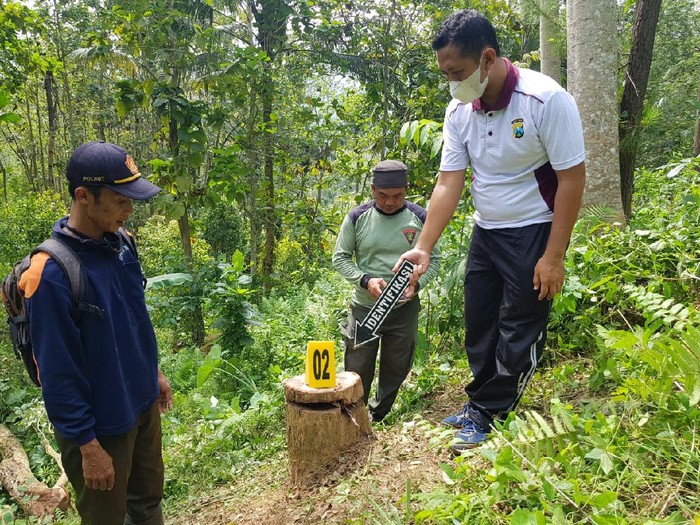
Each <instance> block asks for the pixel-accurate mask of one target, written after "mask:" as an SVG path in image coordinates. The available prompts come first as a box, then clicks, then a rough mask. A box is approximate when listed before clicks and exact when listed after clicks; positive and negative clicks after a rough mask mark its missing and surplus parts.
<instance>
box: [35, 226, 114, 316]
mask: <svg viewBox="0 0 700 525" xmlns="http://www.w3.org/2000/svg"><path fill="white" fill-rule="evenodd" d="M37 252H44V253H48V254H49V255H50V256H51V259H53V260H54V262H55V263H56V264H58V265H59V266H60V267H61V270H63V273H64V274H65V276H66V277H67V278H68V283H69V284H70V290H71V302H72V304H73V311H74V312H77V313H84V312H88V313H94V314H97V315H99V316H100V317H102V316H103V315H104V312H103V311H102V309H101V308H99V307H97V306H95V305H92V304H89V303H86V302H85V290H86V289H87V285H88V280H87V275H86V273H85V269H84V268H83V263H81V262H80V259H79V258H78V256H77V255H76V253H75V251H73V249H72V248H71V247H70V246H68V245H67V244H66V243H65V242H62V241H61V240H59V239H57V238H55V237H51V238H49V239H46V240H45V241H44V242H42V243H41V244H40V245H39V246H37V247H36V248H35V249H34V250H32V255H34V254H35V253H37Z"/></svg>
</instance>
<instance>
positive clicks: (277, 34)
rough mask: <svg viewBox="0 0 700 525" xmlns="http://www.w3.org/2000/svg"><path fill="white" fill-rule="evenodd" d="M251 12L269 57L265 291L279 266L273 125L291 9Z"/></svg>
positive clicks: (276, 5)
mask: <svg viewBox="0 0 700 525" xmlns="http://www.w3.org/2000/svg"><path fill="white" fill-rule="evenodd" d="M249 5H250V10H251V12H252V14H253V16H254V17H255V22H256V25H257V28H258V42H259V43H260V47H261V48H262V49H263V50H264V51H265V53H266V54H267V56H268V57H269V59H270V60H269V61H268V62H266V63H265V64H264V72H263V75H262V81H263V85H262V91H261V93H260V95H261V97H262V112H263V114H262V119H263V126H264V130H265V131H264V133H263V137H262V156H263V174H264V175H263V180H264V184H265V200H266V202H265V250H264V253H263V262H262V271H263V278H265V284H264V286H265V288H268V287H269V285H270V284H269V280H268V279H267V278H268V277H269V276H270V275H271V274H272V269H273V266H274V263H275V245H276V241H277V221H276V217H275V181H274V149H275V140H274V138H275V137H274V129H273V128H274V127H275V125H274V122H272V103H273V98H274V90H273V86H274V83H273V78H272V77H273V75H272V71H273V66H274V64H275V61H276V57H277V53H278V52H279V51H280V50H281V49H282V46H283V45H284V42H285V38H286V27H287V17H288V11H287V9H288V7H287V5H286V4H285V3H284V1H283V0H269V1H267V2H261V3H260V8H258V6H257V4H256V3H253V2H250V3H249Z"/></svg>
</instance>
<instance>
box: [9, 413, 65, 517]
mask: <svg viewBox="0 0 700 525" xmlns="http://www.w3.org/2000/svg"><path fill="white" fill-rule="evenodd" d="M59 465H60V463H59ZM61 470H63V468H62V467H61ZM66 482H67V479H66V477H65V475H62V476H61V477H60V478H59V481H58V482H57V483H56V485H55V486H53V487H49V486H47V485H46V484H45V483H42V482H41V481H39V480H38V479H36V477H34V474H32V471H31V469H30V468H29V458H28V457H27V453H26V452H25V451H24V449H23V448H22V445H21V444H20V442H19V440H18V439H17V438H16V437H15V435H14V434H13V433H12V432H10V430H9V429H8V428H7V427H6V426H4V425H1V424H0V486H2V487H3V488H4V489H5V490H6V491H7V493H8V494H9V495H10V497H11V498H12V500H13V501H14V502H15V503H17V505H18V506H19V507H20V508H21V509H22V511H23V512H24V513H25V514H26V515H27V516H32V517H37V518H40V517H44V516H52V515H53V514H54V512H56V510H57V509H60V510H63V511H65V510H67V509H68V508H69V507H70V496H69V494H68V491H67V490H66V487H65V486H66Z"/></svg>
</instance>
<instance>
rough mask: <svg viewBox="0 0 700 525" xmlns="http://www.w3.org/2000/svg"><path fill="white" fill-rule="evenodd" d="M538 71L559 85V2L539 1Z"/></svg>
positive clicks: (550, 0)
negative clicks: (539, 65)
mask: <svg viewBox="0 0 700 525" xmlns="http://www.w3.org/2000/svg"><path fill="white" fill-rule="evenodd" d="M540 2H541V3H540V64H541V67H540V70H541V71H542V73H544V74H545V75H547V76H549V77H551V78H553V79H554V80H556V81H557V82H558V83H559V84H561V53H560V51H559V44H558V42H557V40H558V38H557V37H558V35H559V32H560V31H559V0H540Z"/></svg>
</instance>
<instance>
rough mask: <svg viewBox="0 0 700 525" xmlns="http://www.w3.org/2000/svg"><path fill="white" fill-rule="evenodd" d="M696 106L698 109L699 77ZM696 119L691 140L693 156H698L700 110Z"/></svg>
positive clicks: (699, 94)
mask: <svg viewBox="0 0 700 525" xmlns="http://www.w3.org/2000/svg"><path fill="white" fill-rule="evenodd" d="M698 106H699V107H700V77H698ZM695 114H696V115H697V119H696V120H695V137H694V138H693V156H694V157H697V156H698V155H700V110H697V111H696V112H695Z"/></svg>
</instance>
